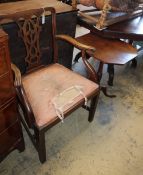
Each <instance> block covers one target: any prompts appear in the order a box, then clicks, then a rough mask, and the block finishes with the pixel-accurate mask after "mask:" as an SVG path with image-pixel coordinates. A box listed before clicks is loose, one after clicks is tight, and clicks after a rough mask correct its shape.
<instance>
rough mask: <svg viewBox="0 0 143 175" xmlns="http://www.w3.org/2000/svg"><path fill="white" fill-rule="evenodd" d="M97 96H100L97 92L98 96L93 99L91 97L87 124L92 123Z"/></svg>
mask: <svg viewBox="0 0 143 175" xmlns="http://www.w3.org/2000/svg"><path fill="white" fill-rule="evenodd" d="M99 94H100V92H98V94H97V95H96V96H95V97H93V98H92V100H91V104H90V110H89V116H88V121H89V122H92V121H93V119H94V115H95V111H96V107H97V103H98V99H99Z"/></svg>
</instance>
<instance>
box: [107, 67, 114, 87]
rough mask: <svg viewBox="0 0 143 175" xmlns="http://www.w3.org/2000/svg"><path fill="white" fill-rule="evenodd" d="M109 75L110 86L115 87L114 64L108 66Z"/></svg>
mask: <svg viewBox="0 0 143 175" xmlns="http://www.w3.org/2000/svg"><path fill="white" fill-rule="evenodd" d="M107 71H108V73H109V79H108V85H109V86H113V80H114V64H108V69H107Z"/></svg>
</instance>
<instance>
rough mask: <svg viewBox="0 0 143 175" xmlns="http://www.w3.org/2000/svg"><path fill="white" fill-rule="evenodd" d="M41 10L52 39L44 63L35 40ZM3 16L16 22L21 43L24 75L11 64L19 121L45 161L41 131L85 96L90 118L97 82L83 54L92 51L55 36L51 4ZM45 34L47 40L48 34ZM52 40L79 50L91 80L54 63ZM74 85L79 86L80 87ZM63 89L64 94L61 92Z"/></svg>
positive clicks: (54, 43) (75, 106) (38, 36)
mask: <svg viewBox="0 0 143 175" xmlns="http://www.w3.org/2000/svg"><path fill="white" fill-rule="evenodd" d="M43 12H45V13H48V14H49V12H50V13H51V31H52V33H51V37H52V39H51V40H50V42H51V46H52V53H53V62H54V63H53V64H50V65H48V66H47V65H42V64H41V59H40V58H41V56H42V50H45V48H44V49H42V48H41V46H40V42H39V40H40V31H41V30H42V24H41V15H42V14H43ZM4 18H10V19H12V20H13V21H14V22H16V24H17V25H18V27H19V29H20V30H19V32H20V35H19V36H20V37H21V38H22V39H23V42H24V44H25V48H26V57H25V64H26V66H27V72H26V74H25V75H23V76H21V73H20V70H19V69H18V68H17V67H16V65H14V64H12V66H11V67H12V70H13V72H14V74H15V87H16V91H17V96H18V99H19V104H20V107H21V109H22V111H23V114H24V117H22V116H21V121H22V123H23V125H24V127H25V129H26V131H27V133H28V135H29V136H30V138H31V140H32V143H33V144H34V146H35V148H36V150H37V151H38V154H39V159H40V161H41V163H44V162H45V161H46V145H45V132H46V131H47V130H48V129H50V128H51V127H52V126H54V125H55V124H57V123H58V122H60V121H61V120H60V116H61V115H62V117H64V118H65V117H66V116H68V115H69V114H70V113H72V112H73V111H74V110H76V109H77V108H78V107H82V106H84V103H85V99H86V98H87V99H88V100H91V103H90V106H87V107H86V109H87V110H88V111H89V117H88V121H89V122H91V121H92V120H93V118H94V113H95V110H96V106H97V102H98V97H99V85H98V84H96V83H95V82H96V80H97V75H96V72H95V71H94V69H93V68H92V66H91V65H90V64H89V63H88V61H87V59H86V54H85V53H86V52H87V50H94V48H93V47H90V46H86V45H84V44H81V43H79V42H77V41H76V40H75V39H73V38H71V37H69V36H66V35H56V12H55V9H54V8H52V7H47V8H44V9H34V10H28V11H25V12H17V13H15V14H13V15H11V16H8V15H7V16H6V15H5V16H3V17H1V19H0V20H2V19H4ZM45 25H48V24H45ZM45 37H47V40H48V36H45ZM56 40H65V41H66V42H68V43H70V44H72V45H74V46H75V47H76V48H78V49H80V50H81V52H82V59H83V61H84V63H85V65H86V68H87V71H88V72H89V78H90V80H92V81H90V80H88V79H86V78H84V77H82V76H81V75H79V74H77V73H75V72H73V71H71V70H69V69H68V68H66V67H64V66H63V65H60V64H59V63H58V54H57V45H56ZM46 49H47V50H48V49H49V48H46ZM67 59H68V58H67ZM72 87H73V88H72ZM77 87H82V89H80V88H79V89H78V88H77ZM75 89H76V90H75ZM77 89H78V90H77ZM65 91H66V93H64V92H65ZM69 91H70V93H69ZM81 91H82V93H81ZM61 94H62V95H61ZM59 96H60V97H61V96H62V98H60V99H58V100H57V101H56V106H58V103H60V104H61V106H62V108H61V106H60V105H59V106H58V107H59V108H58V110H59V109H60V112H61V113H60V115H58V114H57V109H55V105H54V104H55V99H57V98H58V97H59ZM70 98H71V99H70ZM53 99H54V104H53ZM66 100H67V102H66ZM61 109H62V111H61ZM62 120H63V118H62ZM31 129H33V131H34V135H33V133H31Z"/></svg>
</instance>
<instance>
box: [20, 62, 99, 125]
mask: <svg viewBox="0 0 143 175" xmlns="http://www.w3.org/2000/svg"><path fill="white" fill-rule="evenodd" d="M22 84H23V87H24V90H25V93H26V96H27V98H28V101H29V104H30V105H31V108H32V110H33V113H34V116H35V120H36V124H37V125H38V126H39V127H40V126H44V125H49V124H50V123H52V122H53V121H54V120H56V119H57V114H56V112H55V109H54V106H53V104H52V99H53V97H55V96H57V95H59V94H60V93H61V92H62V91H64V90H65V89H68V88H69V87H72V86H76V85H77V86H81V87H83V93H84V95H85V96H86V97H87V98H89V97H91V96H92V95H93V94H94V93H96V92H97V90H98V85H97V84H95V83H93V82H92V81H89V80H87V79H86V78H84V77H82V76H80V75H79V74H77V73H75V72H72V71H70V70H69V69H67V68H65V67H64V66H62V65H60V64H53V65H50V66H48V67H46V68H43V69H40V70H38V71H35V72H34V73H31V74H28V75H27V76H24V77H23V78H22ZM81 101H84V97H83V96H82V95H79V96H78V97H77V98H76V99H75V100H74V101H73V103H71V104H69V105H68V106H67V107H66V110H67V111H69V110H72V108H74V106H75V105H78V104H80V103H81Z"/></svg>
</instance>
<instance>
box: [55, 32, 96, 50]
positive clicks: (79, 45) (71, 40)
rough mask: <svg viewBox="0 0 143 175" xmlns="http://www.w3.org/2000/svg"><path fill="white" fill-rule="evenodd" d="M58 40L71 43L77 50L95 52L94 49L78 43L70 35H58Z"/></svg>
mask: <svg viewBox="0 0 143 175" xmlns="http://www.w3.org/2000/svg"><path fill="white" fill-rule="evenodd" d="M56 39H61V40H65V41H67V42H69V43H70V44H72V45H74V46H75V47H76V48H78V49H80V50H91V51H95V48H94V47H92V46H88V45H85V44H82V43H80V42H78V41H77V40H76V39H74V38H72V37H70V36H68V35H56Z"/></svg>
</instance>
